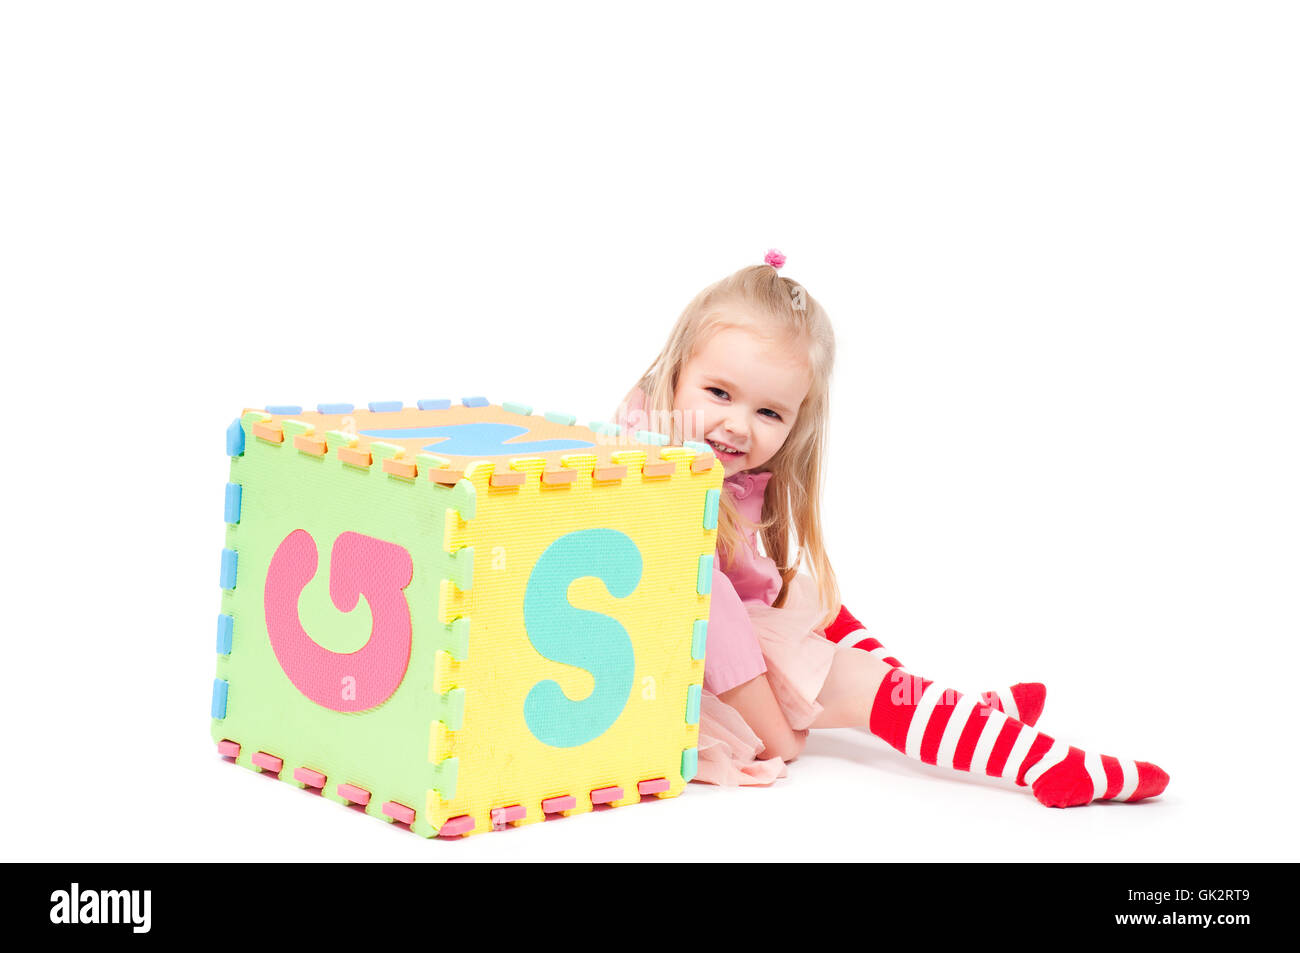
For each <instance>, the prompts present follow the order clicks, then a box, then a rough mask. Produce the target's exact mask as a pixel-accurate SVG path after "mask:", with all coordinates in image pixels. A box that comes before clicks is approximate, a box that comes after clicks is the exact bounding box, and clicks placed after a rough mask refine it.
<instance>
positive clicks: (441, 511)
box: [213, 398, 723, 835]
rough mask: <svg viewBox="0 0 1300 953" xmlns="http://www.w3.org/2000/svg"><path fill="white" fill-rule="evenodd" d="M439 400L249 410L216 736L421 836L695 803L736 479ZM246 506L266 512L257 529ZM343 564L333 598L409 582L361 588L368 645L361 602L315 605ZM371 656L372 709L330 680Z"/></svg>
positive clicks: (526, 417)
mask: <svg viewBox="0 0 1300 953" xmlns="http://www.w3.org/2000/svg"><path fill="white" fill-rule="evenodd" d="M430 403H432V402H430ZM444 404H445V402H443V404H438V405H435V406H425V405H424V402H422V405H421V407H420V408H418V409H417V408H409V407H407V408H398V407H395V406H391V407H390V406H383V407H382V408H379V409H375V410H372V411H353V410H352V409H351V408H346V407H325V406H323V407H321V408H320V411H319V412H316V413H312V412H307V413H303V412H301V411H300V410H298V409H297V408H286V409H277V408H272V409H271V410H272V411H277V410H282V412H279V413H276V412H271V413H268V412H259V411H251V412H247V413H245V415H244V416H243V418H242V425H241V427H240V429H239V432H238V433H237V434H236V436H237V437H238V442H239V446H238V450H239V452H238V453H237V454H236V453H235V451H234V449H231V448H228V449H231V455H232V469H231V473H232V477H231V485H230V486H231V487H235V486H236V485H237V484H240V483H241V478H242V482H243V483H246V484H247V486H240V487H239V489H238V490H236V491H235V498H236V513H235V519H234V521H233V522H231V516H230V512H229V506H228V508H227V509H228V514H227V522H228V523H230V524H231V525H230V527H229V529H228V532H227V552H226V553H225V554H223V587H224V588H226V589H227V592H226V593H225V594H224V596H223V615H222V619H221V620H220V625H219V628H220V629H224V631H225V633H226V645H225V652H224V654H222V655H219V664H218V679H217V684H216V685H215V686H214V699H213V718H214V723H213V737H214V738H215V739H217V740H218V741H219V742H220V743H221V744H222V745H223V746H224V747H223V749H222V750H223V752H226V753H230V752H231V751H234V752H236V754H235V756H236V759H237V760H239V761H241V762H242V763H247V764H248V765H249V766H250V767H259V766H260V767H259V769H265V765H267V764H271V765H283V766H285V767H283V768H282V769H280V770H282V774H281V777H285V774H284V773H283V772H288V771H290V770H292V773H293V777H285V779H286V780H295V779H298V780H301V779H303V778H306V779H308V780H307V783H311V784H313V785H314V786H317V787H322V788H323V789H324V790H325V793H326V794H327V795H329V796H331V797H334V798H335V799H336V800H341V801H352V802H356V801H357V800H358V799H360V798H365V799H367V807H366V810H367V811H368V812H369V813H372V814H374V815H375V816H378V817H384V818H386V819H399V820H403V821H405V822H407V823H410V825H411V828H412V830H415V831H417V832H419V833H423V834H426V835H432V834H443V835H450V834H467V833H474V832H481V831H486V830H491V829H493V828H494V827H495V828H500V827H503V826H505V825H508V824H524V823H530V822H534V821H539V820H542V819H543V818H544V817H545V816H546V815H547V814H556V813H563V814H572V813H580V812H583V811H589V810H591V809H592V807H593V806H594V805H595V804H601V803H606V804H612V805H615V806H619V805H624V804H630V803H635V802H637V801H639V800H640V798H641V797H642V796H643V795H647V794H654V795H657V796H659V797H667V796H672V795H676V794H678V793H680V792H681V790H682V789H683V787H684V786H685V784H686V782H687V781H689V780H690V778H691V777H692V776H693V774H694V766H695V747H696V744H697V740H698V723H699V708H700V693H701V683H702V681H703V671H704V636H705V628H706V626H707V620H708V615H709V582H710V580H711V575H712V559H713V552H714V546H715V541H716V515H717V501H718V495H719V489H720V487H721V483H722V477H723V473H722V467H721V466H720V465H717V464H716V463H715V461H714V460H713V457H712V454H711V453H710V452H709V451H708V450H707V448H702V447H698V446H695V445H692V446H691V447H669V446H662V445H660V441H659V440H658V439H657V438H656V437H655V436H654V435H643V436H644V439H645V441H646V442H634V441H632V440H630V439H629V438H628V437H627V435H619V434H617V430H616V428H613V427H612V426H610V425H602V424H593V425H592V427H593V428H596V429H592V428H587V427H579V426H574V425H573V423H572V418H566V417H564V416H562V415H550V414H548V415H545V416H539V415H534V414H532V413H531V410H530V408H526V407H521V406H519V405H509V404H507V405H504V406H497V405H490V404H488V403H487V402H486V401H484V400H482V399H481V398H477V399H467V400H466V401H464V402H463V404H462V405H460V406H450V405H444ZM372 406H374V405H372ZM234 429H235V428H232V432H233V431H234ZM232 439H233V438H232ZM245 448H247V449H245ZM241 497H242V498H243V499H244V500H245V501H247V500H250V499H251V500H253V501H255V503H256V506H255V507H253V506H248V505H246V506H245V507H244V510H243V513H242V515H241V513H240V512H239V505H238V501H239V499H240V498H241ZM227 498H228V500H229V499H230V487H228V496H227ZM277 500H279V503H278V504H277ZM358 508H364V510H365V512H364V513H362V512H360V511H359V510H358ZM327 510H328V511H329V512H328V513H326V511H327ZM250 524H251V525H250ZM331 545H333V546H334V555H333V556H332V557H331V560H332V562H331V566H330V570H329V572H330V573H331V575H329V576H328V578H329V580H330V581H329V583H328V585H329V586H330V587H331V589H330V591H331V592H333V587H335V585H336V581H335V577H334V575H332V574H333V573H334V572H335V571H336V569H337V571H339V572H345V573H351V574H352V575H356V574H357V573H362V574H364V573H367V572H369V573H371V574H372V575H374V574H375V573H377V572H379V571H380V569H381V568H382V571H383V572H387V573H389V577H390V580H389V581H388V582H385V581H384V580H382V579H380V578H379V577H378V576H376V577H375V579H376V580H377V581H373V582H371V583H369V584H370V585H371V587H372V589H373V591H374V594H373V595H372V593H371V591H370V590H365V589H363V590H362V595H364V596H365V602H364V606H365V608H364V609H361V612H360V615H361V616H365V615H366V614H367V613H372V612H373V613H374V615H373V617H371V618H370V619H369V620H368V621H369V624H370V629H371V631H370V635H369V637H368V638H367V633H366V631H365V630H366V622H367V620H366V619H364V618H363V619H362V620H361V622H358V617H359V616H358V613H357V612H356V611H355V610H356V609H360V608H361V607H360V606H353V607H351V608H348V607H347V606H345V604H344V603H341V602H339V601H338V600H336V604H335V607H334V608H333V609H330V608H328V607H327V608H322V606H324V602H323V599H321V598H320V597H319V596H313V595H312V593H313V592H317V591H318V590H317V589H313V588H312V587H313V586H316V587H319V591H320V592H323V591H324V589H325V586H326V583H325V582H323V581H319V582H318V581H314V577H313V573H314V572H315V568H316V562H315V560H316V555H315V553H316V551H317V550H319V551H321V552H325V551H326V550H327V548H328V547H329V546H331ZM237 549H242V551H238V552H237ZM308 551H309V552H310V560H311V562H310V564H309V565H308V566H307V567H306V568H305V569H304V568H303V566H302V561H303V560H304V559H305V558H307V557H306V556H304V555H303V554H304V552H308ZM354 554H360V555H354ZM227 556H229V557H230V563H231V566H232V567H233V566H234V565H236V564H237V566H238V583H237V584H236V573H235V570H234V569H233V568H232V569H231V572H230V574H229V576H228V577H227V562H226V559H227ZM345 559H347V560H351V562H342V561H341V560H345ZM358 559H361V560H362V561H361V562H360V563H358V562H357V560H358ZM376 559H379V560H382V561H383V562H382V565H381V564H377V563H375V562H374V560H376ZM295 560H296V561H295ZM340 567H341V568H340ZM293 573H296V574H297V575H296V576H294V577H293V578H294V579H296V580H297V582H296V584H289V583H287V582H283V581H281V580H280V576H285V578H286V579H287V578H288V577H289V575H292V574H293ZM286 574H288V575H286ZM320 578H321V579H322V580H323V579H325V578H326V576H325V575H324V574H323V573H322V575H321V577H320ZM344 578H351V576H345V577H344ZM295 585H296V588H295ZM340 585H341V583H340ZM385 587H387V593H385ZM399 588H400V591H399ZM295 593H297V594H296V595H295ZM273 597H274V604H272V602H271V601H266V600H271V599H272V598H273ZM295 600H296V601H295ZM313 600H316V601H313ZM372 600H374V601H373V604H372ZM351 601H352V603H356V602H357V601H358V600H357V599H356V598H355V597H353V598H352V600H351ZM403 605H405V606H406V610H405V611H406V613H407V614H409V619H410V624H409V630H410V636H409V638H410V645H409V646H403V645H401V637H402V635H403V634H404V632H405V630H404V629H402V627H401V625H398V624H394V623H393V622H392V621H391V620H393V619H399V620H401V619H404V618H406V616H405V615H404V614H403V609H402V606H403ZM381 607H382V611H383V612H384V613H386V614H387V615H386V618H387V619H389V620H390V621H389V622H385V623H384V626H385V628H384V631H383V632H382V633H381V620H380V610H381ZM340 610H341V611H340ZM232 630H233V632H234V633H235V637H234V638H233V639H231V638H230V633H231V631H232ZM277 633H279V634H278V636H277ZM284 633H288V635H286V634H284ZM381 637H382V638H384V639H385V640H386V645H385V647H383V648H382V650H381V648H380V647H379V646H377V645H376V644H375V640H377V639H379V638H381ZM277 638H278V642H277ZM264 643H268V644H264ZM359 643H360V644H359ZM285 646H288V648H285ZM218 651H219V652H221V651H222V650H221V647H220V639H219V650H218ZM367 653H369V655H370V657H372V658H374V657H377V658H380V659H382V660H384V661H383V662H382V666H380V667H375V665H372V667H371V668H370V669H367V672H371V671H373V672H374V673H375V674H374V675H373V676H368V677H367V678H365V679H363V680H362V682H361V689H360V690H361V692H362V696H363V697H362V699H361V700H360V701H357V700H355V698H356V695H357V679H356V678H354V677H351V676H349V675H344V676H343V677H342V678H341V679H339V678H335V676H337V675H338V674H339V673H346V672H351V671H352V667H353V665H352V661H351V660H352V659H354V658H356V659H363V658H365V657H367ZM398 662H400V664H401V665H402V666H405V668H404V669H402V670H401V671H398V670H397V665H398ZM384 666H386V667H384ZM322 672H328V673H332V674H331V675H330V677H329V678H327V679H325V680H324V681H322V676H321V675H320V673H322ZM304 673H306V674H304ZM380 674H382V676H383V680H382V682H378V681H377V679H378V677H379V675H380ZM313 679H314V680H315V681H313ZM331 679H332V680H331ZM333 681H342V682H343V683H344V684H345V685H347V686H349V689H350V690H351V691H352V698H353V700H351V701H348V702H346V703H344V702H339V701H338V700H337V699H336V696H337V695H338V692H337V686H335V685H334V684H333ZM366 692H369V694H366ZM218 696H219V697H218ZM286 712H289V713H291V714H290V715H289V716H286V715H285V713H286ZM234 734H239V735H241V737H232V735H234ZM241 746H243V747H242V749H241ZM241 750H242V754H241V753H239V752H240V751H241ZM246 759H248V760H246ZM422 778H424V779H427V780H425V781H421V779H422ZM372 795H373V796H372Z"/></svg>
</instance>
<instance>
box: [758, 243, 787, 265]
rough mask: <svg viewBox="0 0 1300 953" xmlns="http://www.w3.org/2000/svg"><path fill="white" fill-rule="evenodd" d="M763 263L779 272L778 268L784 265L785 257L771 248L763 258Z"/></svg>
mask: <svg viewBox="0 0 1300 953" xmlns="http://www.w3.org/2000/svg"><path fill="white" fill-rule="evenodd" d="M763 261H764V262H765V263H766V264H769V265H771V266H772V267H773V268H776V269H778V270H779V269H780V267H781V266H782V265H784V264H785V255H782V254H781V253H780V252H779V251H777V250H776V249H775V248H772V249H769V250H768V252H767V255H766V256H765V257H764V258H763Z"/></svg>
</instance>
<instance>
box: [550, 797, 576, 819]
mask: <svg viewBox="0 0 1300 953" xmlns="http://www.w3.org/2000/svg"><path fill="white" fill-rule="evenodd" d="M577 806H578V799H577V798H576V797H574V796H573V795H572V794H564V795H561V796H560V797H548V798H547V799H546V800H545V801H543V802H542V811H543V812H544V813H546V814H558V813H559V812H560V811H572V810H573V809H574V808H575V807H577Z"/></svg>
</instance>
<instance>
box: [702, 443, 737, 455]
mask: <svg viewBox="0 0 1300 953" xmlns="http://www.w3.org/2000/svg"><path fill="white" fill-rule="evenodd" d="M709 443H710V444H711V445H712V446H714V447H716V448H717V449H719V450H725V451H726V452H727V453H740V451H739V450H737V449H735V448H734V447H728V446H727V445H726V444H725V443H718V441H716V440H710V441H709Z"/></svg>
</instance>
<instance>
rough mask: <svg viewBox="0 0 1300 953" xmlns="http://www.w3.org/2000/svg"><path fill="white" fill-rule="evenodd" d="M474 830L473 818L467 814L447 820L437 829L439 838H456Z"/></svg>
mask: <svg viewBox="0 0 1300 953" xmlns="http://www.w3.org/2000/svg"><path fill="white" fill-rule="evenodd" d="M473 829H474V818H472V817H470V816H469V815H468V814H461V815H460V816H459V817H452V818H448V819H447V821H446V822H445V823H444V824H443V825H442V827H440V828H438V836H439V837H456V836H459V835H460V834H468V833H469V832H470V831H472V830H473Z"/></svg>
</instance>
